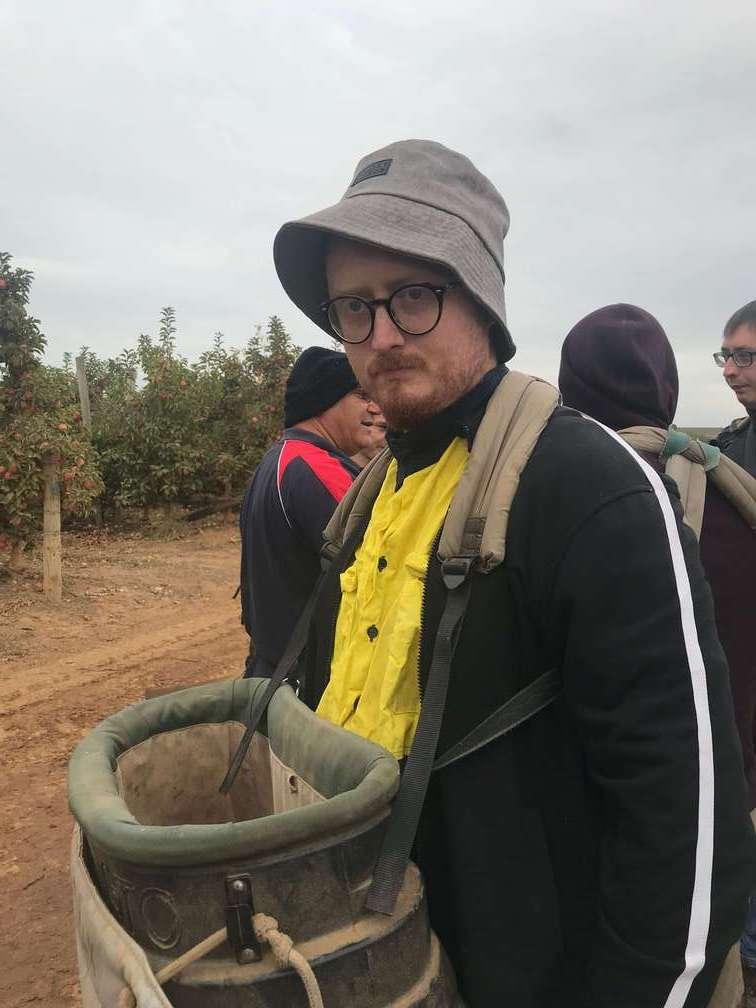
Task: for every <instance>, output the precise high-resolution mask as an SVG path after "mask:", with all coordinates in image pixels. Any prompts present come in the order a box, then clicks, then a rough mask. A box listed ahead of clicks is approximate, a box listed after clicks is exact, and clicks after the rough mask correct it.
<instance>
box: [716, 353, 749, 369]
mask: <svg viewBox="0 0 756 1008" xmlns="http://www.w3.org/2000/svg"><path fill="white" fill-rule="evenodd" d="M712 356H713V357H714V363H715V364H716V365H717V366H718V367H724V366H725V364H726V363H727V361H728V360H729V359H730V358H731V357H732V359H733V361H734V363H735V365H736V367H750V366H751V364H753V358H754V357H756V351H753V350H743V349H737V350H722V351H717V353H715V354H712Z"/></svg>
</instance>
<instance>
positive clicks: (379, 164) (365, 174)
mask: <svg viewBox="0 0 756 1008" xmlns="http://www.w3.org/2000/svg"><path fill="white" fill-rule="evenodd" d="M393 162H394V159H393V158H384V160H383V161H373V163H372V164H369V165H365V167H364V168H363V169H362V171H359V172H357V174H356V175H355V176H354V181H353V182H352V185H350V186H349V188H350V189H351V188H352V186H356V185H358V184H359V183H360V182H366V181H367V180H368V179H371V178H378V176H379V175H388V170H389V168H390V167H391V165H392V164H393Z"/></svg>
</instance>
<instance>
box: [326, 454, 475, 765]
mask: <svg viewBox="0 0 756 1008" xmlns="http://www.w3.org/2000/svg"><path fill="white" fill-rule="evenodd" d="M468 457H469V452H468V447H467V442H466V441H464V440H463V439H461V438H455V439H454V440H453V441H452V443H451V444H450V445H449V447H448V448H447V449H446V451H445V452H444V454H443V455H442V456H441V458H440V459H439V460H438V462H436V463H435V465H431V466H428V467H427V468H425V469H421V470H420V471H419V472H415V473H412V474H411V475H410V476H407V477H406V479H405V480H404V482H403V483H402V485H401V487H400V488H399V489H398V490H396V489H395V487H396V475H397V470H396V461H395V460H392V461H391V463H390V465H389V468H388V472H387V474H386V478H385V479H384V481H383V486H382V487H381V491H380V493H379V495H378V498H377V500H376V502H375V505H374V506H373V511H372V515H371V519H370V524H369V525H368V528H367V531H366V533H365V537H364V539H363V541H362V544H361V546H360V547H359V549H358V550H357V553H356V554H355V560H354V563H353V564H352V565H351V567H349V568H348V569H347V570H346V571H344V573H343V574H342V575H341V605H340V608H339V615H338V621H337V623H336V636H335V640H334V651H333V659H332V661H331V678H330V681H329V683H328V686H327V687H326V690H325V692H324V693H323V696H322V698H321V700H320V704H319V705H318V713H319V714H320V715H321V716H322V717H324V718H326V719H327V720H329V721H332V722H333V723H334V724H337V725H341V726H342V727H344V728H348V729H349V730H350V731H353V732H356V734H358V735H362V736H363V737H364V738H367V739H370V740H371V741H373V742H376V743H378V745H381V746H383V747H384V749H388V751H389V752H391V753H393V755H394V756H396V757H397V758H399V759H401V758H402V757H404V756H406V755H407V753H408V752H409V750H410V746H411V745H412V739H413V738H414V735H415V728H416V727H417V720H418V717H419V714H420V692H419V688H418V666H419V657H420V655H419V648H420V616H421V609H422V601H423V589H424V586H425V575H426V572H427V569H428V561H429V558H430V550H431V547H432V545H433V542H434V540H435V538H436V536H437V534H438V530H439V529H440V528H441V525H442V523H443V521H444V518H445V516H446V512H447V510H448V508H449V504H450V503H451V499H452V496H453V495H454V491H455V490H456V487H457V483H458V482H459V478H460V476H461V475H462V470H463V469H464V467H465V463H466V462H467V459H468Z"/></svg>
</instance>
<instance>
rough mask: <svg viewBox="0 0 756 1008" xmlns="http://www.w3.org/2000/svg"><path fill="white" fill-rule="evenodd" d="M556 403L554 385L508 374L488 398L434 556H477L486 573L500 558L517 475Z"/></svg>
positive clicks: (500, 560) (499, 561)
mask: <svg viewBox="0 0 756 1008" xmlns="http://www.w3.org/2000/svg"><path fill="white" fill-rule="evenodd" d="M558 403H559V392H558V391H557V390H556V389H555V388H554V386H553V385H549V384H548V383H547V382H544V381H541V380H540V379H539V378H533V377H531V375H525V374H521V373H520V372H519V371H509V372H508V373H507V374H506V375H505V376H504V378H503V379H502V380H501V382H500V383H499V386H498V388H497V389H496V391H495V392H494V394H493V395H492V396H491V399H490V402H489V404H488V408H487V409H486V413H485V416H484V417H483V420H482V421H481V424H480V427H479V428H478V433H477V434H476V436H475V442H474V444H473V449H472V451H471V452H470V457H469V459H468V460H467V465H466V466H465V469H464V472H463V473H462V476H461V478H460V481H459V484H458V485H457V489H456V492H455V494H454V497H453V499H452V502H451V506H450V508H449V512H448V514H447V516H446V521H445V522H444V528H443V532H442V533H441V541H440V544H439V550H438V555H439V557H440V558H441V560H445V559H447V558H448V557H450V556H460V555H463V556H471V555H475V554H477V555H478V557H479V565H478V568H477V569H478V570H480V571H482V572H483V573H488V572H489V571H491V570H493V568H494V567H496V566H497V565H498V564H500V563H501V562H502V560H503V559H504V553H505V549H506V538H507V525H508V522H509V512H510V510H511V507H512V501H513V500H514V496H515V493H516V492H517V487H518V486H519V482H520V473H521V472H522V470H523V469H524V468H525V465H526V463H527V461H528V459H529V458H530V455H531V453H532V451H533V448H534V447H535V444H536V441H537V440H538V438H539V437H540V436H541V434H542V432H543V429H544V427H545V426H546V424H547V423H548V421H549V419H550V417H551V414H552V413H553V412H554V409H555V408H556V406H557V405H558Z"/></svg>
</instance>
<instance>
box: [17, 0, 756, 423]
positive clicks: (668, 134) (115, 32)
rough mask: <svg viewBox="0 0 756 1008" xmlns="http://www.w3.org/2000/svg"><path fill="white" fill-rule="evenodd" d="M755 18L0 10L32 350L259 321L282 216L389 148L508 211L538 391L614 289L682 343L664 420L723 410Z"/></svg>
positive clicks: (164, 6)
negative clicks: (419, 156)
mask: <svg viewBox="0 0 756 1008" xmlns="http://www.w3.org/2000/svg"><path fill="white" fill-rule="evenodd" d="M754 53H756V3H754V2H753V0H732V2H731V0H720V2H717V3H714V2H712V0H704V2H699V0H674V2H665V0H657V2H655V3H633V2H625V3H617V2H615V0H596V2H583V0H576V2H572V3H569V4H567V3H565V2H558V3H557V2H555V3H537V2H536V3H533V2H531V3H524V2H522V0H517V2H516V3H515V2H510V0H486V2H476V0H468V2H465V3H460V2H459V0H434V2H432V3H429V2H424V0H421V2H415V3H413V4H411V5H410V4H407V3H406V0H403V2H399V0H378V2H376V0H370V2H364V0H350V3H349V4H344V3H341V4H337V3H334V4H330V3H325V2H323V0H310V2H307V3H304V2H296V3H295V2H292V0H289V2H288V3H286V2H285V0H284V2H280V0H279V2H276V3H265V2H260V0H258V2H250V0H246V2H241V0H238V2H237V0H222V2H217V3H214V4H208V3H200V2H188V0H184V2H181V0H156V2H147V0H131V2H130V3H128V4H116V3H109V2H102V0H98V2H77V0H70V2H68V3H60V2H59V0H56V2H50V0H0V84H1V85H2V92H1V93H2V95H3V100H2V102H1V103H0V150H1V151H2V154H1V159H0V165H2V170H1V171H0V249H5V250H7V251H9V252H10V253H11V254H12V255H13V256H14V257H15V262H16V264H17V265H23V266H26V267H29V268H31V269H33V270H34V272H35V274H36V279H35V282H34V287H33V296H32V310H33V312H34V314H36V315H37V316H38V317H39V318H41V319H42V322H43V326H44V330H45V332H46V334H47V337H48V343H49V360H50V361H51V362H54V363H55V362H59V361H60V359H61V357H62V354H63V352H64V351H76V350H77V349H78V348H79V346H80V345H81V344H88V345H89V346H90V347H92V348H93V349H94V350H95V351H97V353H99V354H102V355H112V354H115V353H117V352H118V351H120V350H121V349H122V348H123V347H124V346H129V345H133V343H134V341H135V339H136V336H137V335H138V334H139V332H154V331H155V330H156V328H157V317H158V315H159V312H160V309H161V307H162V306H164V305H173V306H174V307H175V308H176V312H177V316H178V321H179V329H180V336H179V346H180V349H181V350H182V351H183V352H185V353H186V354H187V355H188V356H189V357H190V358H191V357H195V356H196V355H197V354H198V353H199V352H201V350H202V349H204V348H205V347H206V346H207V345H208V342H209V338H210V335H211V334H212V333H213V332H214V331H215V330H217V329H220V330H222V331H223V332H224V334H225V336H226V339H227V342H228V343H229V344H230V345H232V346H241V345H242V344H243V343H244V342H245V341H246V339H247V337H248V335H249V333H250V331H251V329H252V325H253V323H255V322H258V321H263V320H264V319H265V318H266V317H267V316H268V315H271V314H278V315H281V316H282V317H283V319H284V321H285V323H286V324H287V327H288V328H289V329H290V331H291V333H292V335H293V337H294V339H295V341H296V342H297V343H299V344H300V345H301V346H305V345H309V344H311V343H323V344H325V345H327V344H328V340H327V338H326V337H325V336H324V335H323V334H322V333H321V332H320V331H319V330H317V329H316V328H315V327H314V326H313V325H312V323H310V322H309V321H308V320H307V319H306V318H305V317H304V316H302V315H301V314H299V312H298V311H297V309H295V308H294V306H293V305H292V304H291V303H290V302H289V301H288V299H287V298H286V295H285V294H284V293H283V291H282V289H281V287H280V285H279V283H278V280H277V277H276V274H275V271H274V269H273V264H272V254H271V249H272V242H273V237H274V235H275V232H276V230H277V229H278V227H279V226H280V224H281V223H283V222H284V221H285V220H288V219H291V218H295V217H299V216H301V215H303V214H305V213H309V212H311V211H314V210H316V209H320V208H322V207H324V206H327V205H329V204H330V203H333V202H335V201H336V200H337V199H338V198H339V197H340V196H341V194H342V192H343V191H344V189H345V188H346V186H347V184H348V183H349V181H350V180H351V176H352V174H353V170H354V166H355V164H356V162H357V161H358V159H359V158H360V157H361V156H362V155H363V154H365V153H368V152H369V151H372V150H374V149H376V148H378V147H380V146H382V145H384V144H385V143H388V142H390V141H393V140H398V139H405V138H408V137H423V138H429V139H435V140H439V141H441V142H443V143H446V144H448V145H449V146H451V147H453V148H456V149H457V150H460V151H462V152H463V153H465V154H467V155H468V156H469V157H471V158H472V159H473V161H475V163H476V164H477V166H478V167H479V168H480V169H481V170H482V171H484V172H485V173H486V174H487V175H488V176H489V177H490V178H491V179H492V180H493V181H494V183H495V184H496V185H497V186H498V188H499V189H500V190H501V192H502V194H503V195H504V197H505V199H506V201H507V204H508V206H509V210H510V213H511V218H512V224H511V229H510V234H509V236H508V238H507V240H506V244H505V252H506V264H507V293H508V312H509V322H510V328H511V330H512V333H513V335H514V337H515V340H516V342H517V344H518V348H519V349H518V354H517V357H516V359H515V363H516V366H518V367H519V368H521V369H523V370H528V371H532V372H534V373H538V374H541V375H543V376H545V377H547V378H551V379H554V378H555V377H556V372H557V369H558V359H559V348H560V346H561V342H562V339H563V337H564V335H565V334H566V332H567V331H568V330H569V329H570V328H571V326H572V325H573V324H574V323H575V322H576V321H577V320H578V319H580V318H581V317H582V316H583V315H585V314H587V313H588V312H589V311H591V310H592V309H594V308H597V307H599V306H601V305H604V304H609V303H612V302H615V301H628V302H631V303H634V304H638V305H640V306H642V307H644V308H646V309H647V310H649V311H651V312H652V313H653V314H655V315H656V316H657V317H658V318H659V320H660V321H661V323H662V325H663V326H664V327H665V329H666V330H667V333H668V335H669V337H670V339H671V341H672V344H673V346H674V347H675V350H676V352H677V357H678V365H679V369H680V376H681V385H682V389H681V398H680V408H679V411H678V418H677V419H678V422H680V423H688V424H693V423H696V424H701V425H715V424H719V423H723V422H725V421H727V420H729V419H731V418H732V417H733V416H736V415H738V414H739V413H740V412H742V411H741V409H740V407H739V406H738V404H737V402H736V401H735V399H734V397H733V396H732V394H731V393H730V392H729V391H728V390H727V389H726V388H724V385H723V382H722V377H721V373H720V372H719V371H718V369H716V368H715V367H714V365H713V363H712V362H711V353H712V351H713V350H716V349H717V347H718V345H719V340H720V335H721V329H722V325H723V323H724V321H725V320H726V318H727V317H728V316H729V315H730V314H731V313H732V312H733V311H734V310H735V309H736V308H738V307H740V306H741V305H742V304H743V303H745V302H746V301H750V300H752V299H754V298H756V195H755V193H756V190H755V184H756V138H755V133H756V130H755V125H756V123H755V119H756V58H754Z"/></svg>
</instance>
